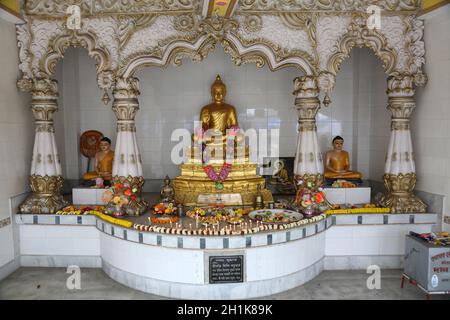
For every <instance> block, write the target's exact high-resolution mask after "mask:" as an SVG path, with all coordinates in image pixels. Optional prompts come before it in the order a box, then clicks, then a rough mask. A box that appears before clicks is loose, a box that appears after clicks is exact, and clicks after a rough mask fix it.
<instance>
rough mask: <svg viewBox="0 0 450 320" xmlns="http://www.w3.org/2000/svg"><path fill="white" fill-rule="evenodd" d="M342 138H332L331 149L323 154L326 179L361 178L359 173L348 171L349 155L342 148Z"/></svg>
mask: <svg viewBox="0 0 450 320" xmlns="http://www.w3.org/2000/svg"><path fill="white" fill-rule="evenodd" d="M343 145H344V139H343V138H342V137H340V136H336V137H334V139H333V150H329V151H327V153H326V154H325V173H324V176H325V178H327V179H361V177H362V175H361V173H359V172H357V171H350V170H349V169H350V157H349V154H348V152H347V151H345V150H343V149H342V147H343Z"/></svg>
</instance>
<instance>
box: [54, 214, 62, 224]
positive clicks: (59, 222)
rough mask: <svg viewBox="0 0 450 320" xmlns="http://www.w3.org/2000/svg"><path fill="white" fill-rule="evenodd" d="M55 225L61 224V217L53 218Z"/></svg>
mask: <svg viewBox="0 0 450 320" xmlns="http://www.w3.org/2000/svg"><path fill="white" fill-rule="evenodd" d="M55 224H61V217H60V216H55Z"/></svg>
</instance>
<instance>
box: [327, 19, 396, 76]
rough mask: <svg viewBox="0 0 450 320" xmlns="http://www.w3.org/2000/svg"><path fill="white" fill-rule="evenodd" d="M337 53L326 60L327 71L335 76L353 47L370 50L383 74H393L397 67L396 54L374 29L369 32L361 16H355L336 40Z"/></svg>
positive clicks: (382, 36)
mask: <svg viewBox="0 0 450 320" xmlns="http://www.w3.org/2000/svg"><path fill="white" fill-rule="evenodd" d="M338 43H339V44H338V48H337V52H335V53H334V54H332V55H331V56H330V58H329V59H328V63H327V70H328V71H329V72H331V73H332V74H334V75H336V74H337V73H338V71H339V70H340V67H341V64H342V62H343V61H344V60H345V59H347V58H348V57H350V52H351V50H352V49H353V48H354V47H358V48H362V47H366V48H369V49H371V50H372V51H373V52H374V53H375V55H376V56H377V57H378V58H379V59H380V60H381V61H382V63H383V68H384V70H385V72H386V73H387V74H388V75H390V74H393V73H394V71H395V68H396V65H397V54H396V52H395V51H394V50H393V49H392V48H390V47H389V46H388V44H387V40H386V38H385V37H384V35H383V34H381V33H380V32H378V31H377V30H376V29H373V30H370V29H369V28H367V25H366V18H365V17H364V16H363V15H358V16H356V17H355V18H354V19H353V21H352V22H351V23H350V26H349V28H348V32H347V33H345V34H344V35H343V36H342V37H341V38H340V39H339V40H338Z"/></svg>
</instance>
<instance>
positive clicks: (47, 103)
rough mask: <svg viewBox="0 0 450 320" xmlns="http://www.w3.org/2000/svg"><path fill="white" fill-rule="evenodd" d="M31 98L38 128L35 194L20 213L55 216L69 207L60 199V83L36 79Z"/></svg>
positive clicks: (33, 172) (34, 158)
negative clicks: (57, 137)
mask: <svg viewBox="0 0 450 320" xmlns="http://www.w3.org/2000/svg"><path fill="white" fill-rule="evenodd" d="M31 95H32V99H31V110H32V112H33V115H34V119H35V125H36V132H35V138H34V148H33V156H32V160H31V171H30V186H31V190H32V194H31V195H30V196H29V197H28V198H27V199H26V200H25V201H24V203H22V204H21V205H20V211H21V212H22V213H55V212H56V211H58V210H59V209H61V208H63V207H65V206H66V205H67V202H66V201H64V199H63V197H62V195H61V190H62V187H63V183H64V179H63V177H62V176H61V172H62V170H61V161H60V158H59V154H58V148H57V146H56V141H55V128H54V126H53V113H54V112H56V111H57V110H58V104H57V98H58V85H57V82H56V81H55V80H51V79H35V80H34V81H32V84H31Z"/></svg>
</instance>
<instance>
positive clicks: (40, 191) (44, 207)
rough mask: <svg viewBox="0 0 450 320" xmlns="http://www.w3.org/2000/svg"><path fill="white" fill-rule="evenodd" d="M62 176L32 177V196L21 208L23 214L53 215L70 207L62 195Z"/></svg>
mask: <svg viewBox="0 0 450 320" xmlns="http://www.w3.org/2000/svg"><path fill="white" fill-rule="evenodd" d="M63 184H64V179H63V177H61V176H47V175H46V176H40V175H31V176H30V187H31V191H32V194H31V195H30V196H29V197H28V198H27V199H26V200H25V201H24V202H23V203H22V204H21V205H20V206H19V210H20V212H21V213H34V214H53V213H56V212H57V211H58V210H60V209H61V208H64V207H65V206H67V205H68V202H67V201H65V200H64V199H63V197H62V195H61V191H62V188H63Z"/></svg>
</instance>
